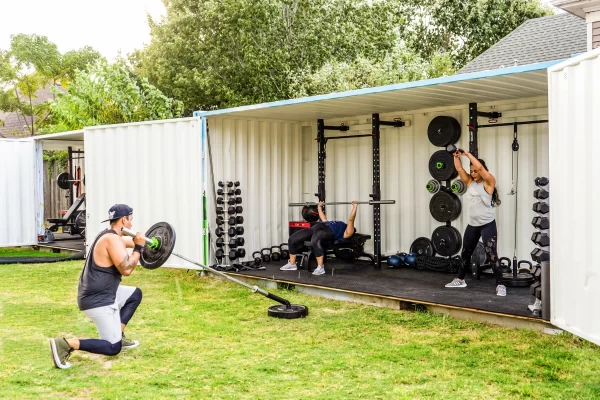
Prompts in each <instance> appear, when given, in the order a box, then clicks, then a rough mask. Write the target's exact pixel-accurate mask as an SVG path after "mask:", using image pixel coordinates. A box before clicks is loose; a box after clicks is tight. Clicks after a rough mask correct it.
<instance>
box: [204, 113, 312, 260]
mask: <svg viewBox="0 0 600 400" xmlns="http://www.w3.org/2000/svg"><path fill="white" fill-rule="evenodd" d="M208 131H209V138H210V147H211V155H212V160H211V163H209V164H210V165H212V175H211V174H209V177H210V178H209V179H211V180H213V179H214V181H213V182H209V187H210V186H211V185H214V188H215V191H211V190H210V189H209V192H210V193H208V196H209V199H210V202H209V204H210V212H209V214H210V219H209V224H210V227H211V231H213V232H214V229H215V228H216V224H215V219H216V214H215V206H216V204H215V203H216V200H215V199H216V189H217V188H218V186H217V183H218V182H219V181H226V180H229V181H239V182H240V183H241V186H240V188H241V190H242V199H243V203H242V204H241V205H242V207H243V208H244V211H243V213H242V216H243V217H244V225H243V226H244V230H245V232H244V235H243V236H244V238H245V240H246V244H245V245H244V248H245V249H246V252H247V256H246V258H245V259H246V260H249V259H251V255H252V254H251V253H252V252H254V251H257V250H260V249H261V248H264V247H270V246H273V245H279V244H280V243H283V242H287V238H288V232H289V230H288V222H289V220H294V219H295V218H294V216H295V215H297V214H295V213H298V212H299V210H298V208H296V209H290V208H289V207H288V204H289V203H290V202H293V201H300V200H301V198H302V197H303V196H302V175H303V167H304V166H303V162H302V140H301V132H302V127H301V126H300V124H298V123H290V122H278V121H265V120H238V119H234V118H231V119H230V118H218V117H215V118H209V119H208ZM211 176H212V177H211ZM226 206H227V205H226ZM225 217H228V214H225ZM214 239H215V237H214V236H213V241H214Z"/></svg>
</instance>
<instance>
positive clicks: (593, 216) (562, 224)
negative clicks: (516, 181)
mask: <svg viewBox="0 0 600 400" xmlns="http://www.w3.org/2000/svg"><path fill="white" fill-rule="evenodd" d="M548 81H549V99H550V104H549V111H550V141H549V142H550V161H551V164H550V190H549V191H550V200H551V201H550V256H551V265H550V271H551V274H550V276H551V279H550V285H551V299H552V303H551V321H552V323H553V324H555V325H556V326H559V327H561V328H563V329H565V330H567V331H570V332H572V333H574V334H576V335H579V336H581V337H584V338H586V339H587V340H590V341H592V342H594V343H596V344H600V308H598V305H599V304H600V262H599V261H598V256H597V246H598V245H597V243H598V241H599V239H600V234H599V233H598V232H599V231H598V228H597V227H598V226H600V216H599V214H598V213H596V212H595V206H594V204H595V201H596V199H598V197H599V195H600V189H599V186H598V180H599V179H600V173H599V171H598V168H597V166H596V164H597V162H598V160H597V158H598V154H600V113H599V112H598V111H599V110H600V49H597V50H594V51H591V52H588V53H585V54H583V55H581V56H579V57H576V58H574V59H572V60H569V61H566V62H564V63H562V64H559V65H557V66H556V67H553V68H551V69H549V73H548Z"/></svg>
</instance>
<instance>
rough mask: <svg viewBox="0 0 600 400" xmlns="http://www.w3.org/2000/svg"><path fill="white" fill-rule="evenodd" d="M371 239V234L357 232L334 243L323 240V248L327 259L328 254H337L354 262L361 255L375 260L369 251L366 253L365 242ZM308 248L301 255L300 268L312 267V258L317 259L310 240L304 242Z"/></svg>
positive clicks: (336, 255)
mask: <svg viewBox="0 0 600 400" xmlns="http://www.w3.org/2000/svg"><path fill="white" fill-rule="evenodd" d="M369 239H371V235H365V234H362V233H355V234H354V235H352V236H351V237H350V238H348V239H346V240H336V241H334V242H333V243H332V242H330V241H326V242H323V250H324V251H325V259H327V258H328V256H331V255H335V257H336V258H339V259H340V260H344V261H349V262H352V261H354V260H357V259H359V258H361V257H366V258H368V259H369V260H371V262H375V256H373V255H372V254H369V253H365V243H366V241H367V240H369ZM304 247H305V248H306V249H305V250H304V251H303V252H302V253H301V254H300V255H299V257H300V268H302V269H306V270H307V271H308V270H309V268H310V262H311V260H316V257H315V255H314V253H313V247H312V243H311V241H310V240H307V241H305V242H304Z"/></svg>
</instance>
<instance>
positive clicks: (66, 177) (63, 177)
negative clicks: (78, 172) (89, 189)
mask: <svg viewBox="0 0 600 400" xmlns="http://www.w3.org/2000/svg"><path fill="white" fill-rule="evenodd" d="M74 182H83V184H84V185H85V176H84V177H83V179H73V177H72V176H71V174H69V173H68V172H63V173H60V174H58V176H57V177H56V184H57V185H58V187H59V188H61V189H64V190H67V189H69V187H70V186H71V185H72V184H73V183H74Z"/></svg>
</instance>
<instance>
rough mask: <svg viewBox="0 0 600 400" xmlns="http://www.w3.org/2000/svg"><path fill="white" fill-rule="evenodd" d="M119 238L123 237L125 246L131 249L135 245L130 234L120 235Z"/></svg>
mask: <svg viewBox="0 0 600 400" xmlns="http://www.w3.org/2000/svg"><path fill="white" fill-rule="evenodd" d="M121 239H123V241H124V242H125V247H127V248H128V249H133V248H134V247H135V243H133V238H132V237H131V236H121Z"/></svg>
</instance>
